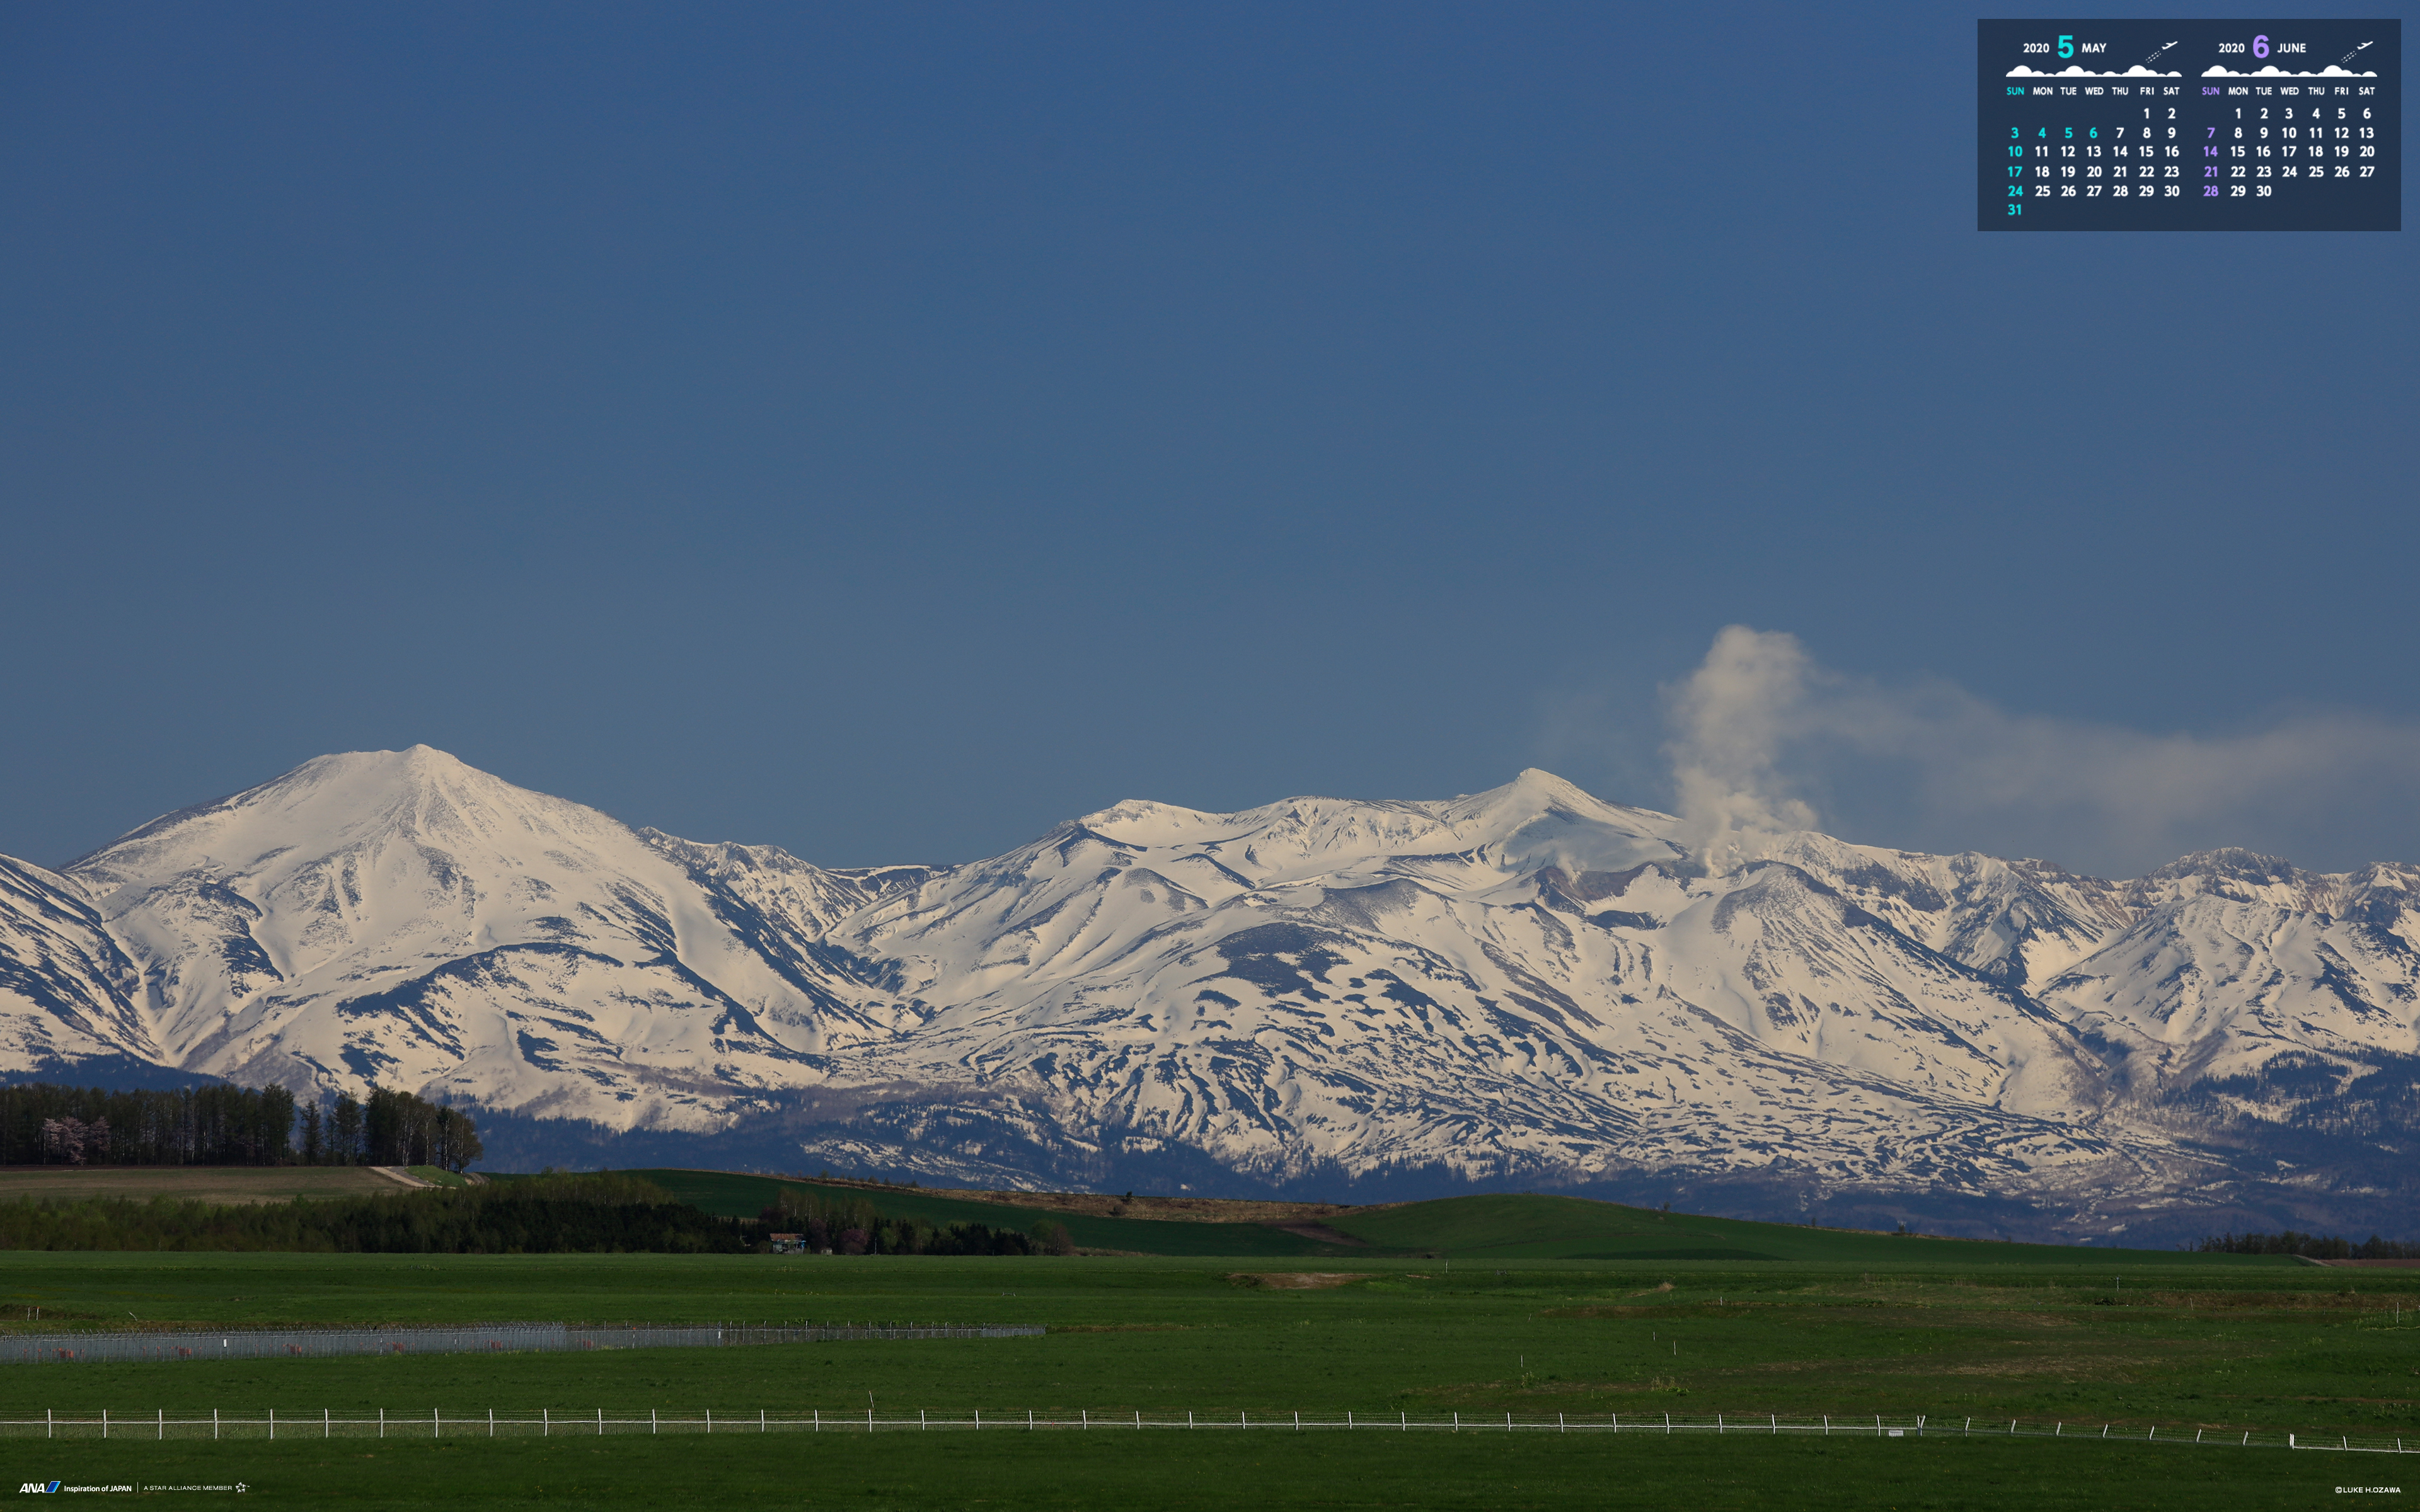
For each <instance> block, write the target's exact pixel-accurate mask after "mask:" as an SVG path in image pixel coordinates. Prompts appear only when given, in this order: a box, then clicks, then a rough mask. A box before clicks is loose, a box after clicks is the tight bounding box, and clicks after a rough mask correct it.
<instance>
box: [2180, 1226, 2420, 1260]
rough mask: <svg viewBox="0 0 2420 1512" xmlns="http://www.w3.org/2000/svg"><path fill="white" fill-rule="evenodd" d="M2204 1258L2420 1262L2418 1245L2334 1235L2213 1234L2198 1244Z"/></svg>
mask: <svg viewBox="0 0 2420 1512" xmlns="http://www.w3.org/2000/svg"><path fill="white" fill-rule="evenodd" d="M2201 1252H2202V1253H2203V1254H2205V1255H2300V1256H2302V1257H2304V1258H2306V1259H2313V1260H2420V1244H2407V1243H2404V1242H2400V1241H2398V1240H2392V1239H2381V1238H2379V1237H2378V1236H2377V1235H2376V1234H2372V1235H2370V1236H2369V1237H2368V1238H2367V1239H2366V1240H2363V1241H2361V1242H2359V1243H2355V1242H2352V1241H2350V1240H2347V1239H2339V1238H2337V1237H2336V1236H2335V1235H2334V1234H2329V1235H2325V1236H2321V1235H2319V1234H2300V1233H2296V1232H2295V1231H2294V1230H2292V1229H2290V1228H2288V1229H2287V1230H2286V1231H2285V1232H2284V1233H2282V1234H2215V1235H2212V1236H2211V1238H2209V1239H2205V1240H2203V1241H2202V1242H2201Z"/></svg>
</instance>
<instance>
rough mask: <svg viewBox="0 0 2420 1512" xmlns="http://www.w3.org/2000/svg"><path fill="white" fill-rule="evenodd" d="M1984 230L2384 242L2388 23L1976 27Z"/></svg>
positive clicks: (2389, 171) (2392, 111) (2393, 115)
mask: <svg viewBox="0 0 2420 1512" xmlns="http://www.w3.org/2000/svg"><path fill="white" fill-rule="evenodd" d="M1976 52H1977V72H1978V76H1979V78H1978V83H1979V86H1980V90H1981V95H1980V104H1979V106H1978V121H1979V131H1978V136H1979V143H1978V151H1979V153H1980V156H1981V172H1980V176H1979V181H1978V192H1977V196H1976V217H1977V227H1978V229H1980V230H1985V231H2399V230H2401V229H2402V228H2403V198H2402V184H2403V174H2402V166H2401V162H2402V150H2401V147H2402V116H2401V112H2400V109H2399V100H2400V96H2401V89H2400V85H2401V83H2402V65H2403V23H2401V22H2399V21H1984V22H1978V23H1977V48H1976Z"/></svg>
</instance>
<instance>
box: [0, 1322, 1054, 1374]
mask: <svg viewBox="0 0 2420 1512" xmlns="http://www.w3.org/2000/svg"><path fill="white" fill-rule="evenodd" d="M1042 1332H1043V1328H1042V1325H1041V1324H1039V1323H1020V1324H998V1323H985V1324H972V1325H965V1324H953V1323H857V1322H846V1323H745V1324H742V1323H671V1324H668V1323H450V1324H444V1325H440V1326H429V1327H417V1326H415V1327H409V1328H243V1329H237V1328H217V1329H207V1330H204V1329H144V1330H134V1329H127V1330H107V1331H101V1330H92V1331H86V1332H80V1333H65V1332H62V1333H56V1334H14V1333H0V1365H65V1364H71V1363H76V1362H97V1361H123V1360H263V1359H277V1358H284V1357H288V1356H292V1357H297V1358H305V1359H313V1358H324V1357H327V1356H330V1355H359V1354H491V1353H492V1354H518V1353H523V1352H531V1353H551V1352H559V1351H564V1350H668V1349H714V1348H718V1347H730V1346H737V1345H747V1344H820V1343H824V1342H827V1341H829V1340H833V1339H942V1338H948V1339H965V1338H986V1339H988V1338H1017V1337H1031V1336H1032V1335H1038V1334H1040V1333H1042Z"/></svg>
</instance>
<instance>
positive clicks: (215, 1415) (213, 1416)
mask: <svg viewBox="0 0 2420 1512" xmlns="http://www.w3.org/2000/svg"><path fill="white" fill-rule="evenodd" d="M58 1431H59V1426H58V1422H57V1409H55V1408H50V1407H46V1408H44V1409H42V1437H43V1438H45V1439H53V1438H56V1437H58ZM218 1436H219V1410H218V1409H217V1408H215V1407H213V1408H211V1409H210V1437H211V1438H213V1439H215V1438H217V1437H218Z"/></svg>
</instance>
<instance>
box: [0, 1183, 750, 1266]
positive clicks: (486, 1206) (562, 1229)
mask: <svg viewBox="0 0 2420 1512" xmlns="http://www.w3.org/2000/svg"><path fill="white" fill-rule="evenodd" d="M756 1237H757V1236H756V1235H755V1233H754V1232H753V1229H752V1226H750V1225H742V1224H734V1223H730V1222H727V1221H725V1220H723V1219H721V1218H717V1217H714V1216H713V1215H712V1214H710V1213H706V1212H702V1211H699V1210H697V1209H696V1208H693V1207H690V1206H689V1205H688V1204H686V1203H681V1202H676V1201H675V1200H674V1199H673V1198H672V1197H671V1196H669V1195H668V1194H666V1193H665V1192H664V1191H663V1190H662V1189H661V1188H659V1187H657V1186H654V1185H652V1184H651V1183H649V1182H646V1181H644V1180H639V1179H637V1178H633V1177H628V1176H614V1175H604V1176H536V1177H525V1178H521V1179H519V1180H504V1181H490V1182H489V1183H488V1184H487V1185H484V1186H471V1187H446V1188H440V1189H438V1190H435V1191H426V1192H398V1193H396V1195H395V1196H372V1197H344V1198H336V1199H322V1200H318V1201H311V1202H282V1203H256V1204H246V1205H236V1206H220V1205H217V1204H213V1203H206V1202H181V1201H176V1200H172V1199H170V1198H166V1197H159V1198H154V1199H152V1200H150V1201H139V1200H132V1199H128V1198H123V1197H100V1198H90V1199H85V1200H81V1201H61V1200H48V1201H43V1200H30V1201H18V1202H0V1250H186V1251H192V1250H215V1251H255V1250H284V1251H294V1252H299V1253H302V1254H343V1255H350V1254H362V1255H376V1254H388V1255H392V1254H407V1255H563V1254H652V1255H723V1254H737V1253H739V1252H741V1251H744V1250H748V1249H751V1248H753V1247H754V1244H755V1241H756Z"/></svg>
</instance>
